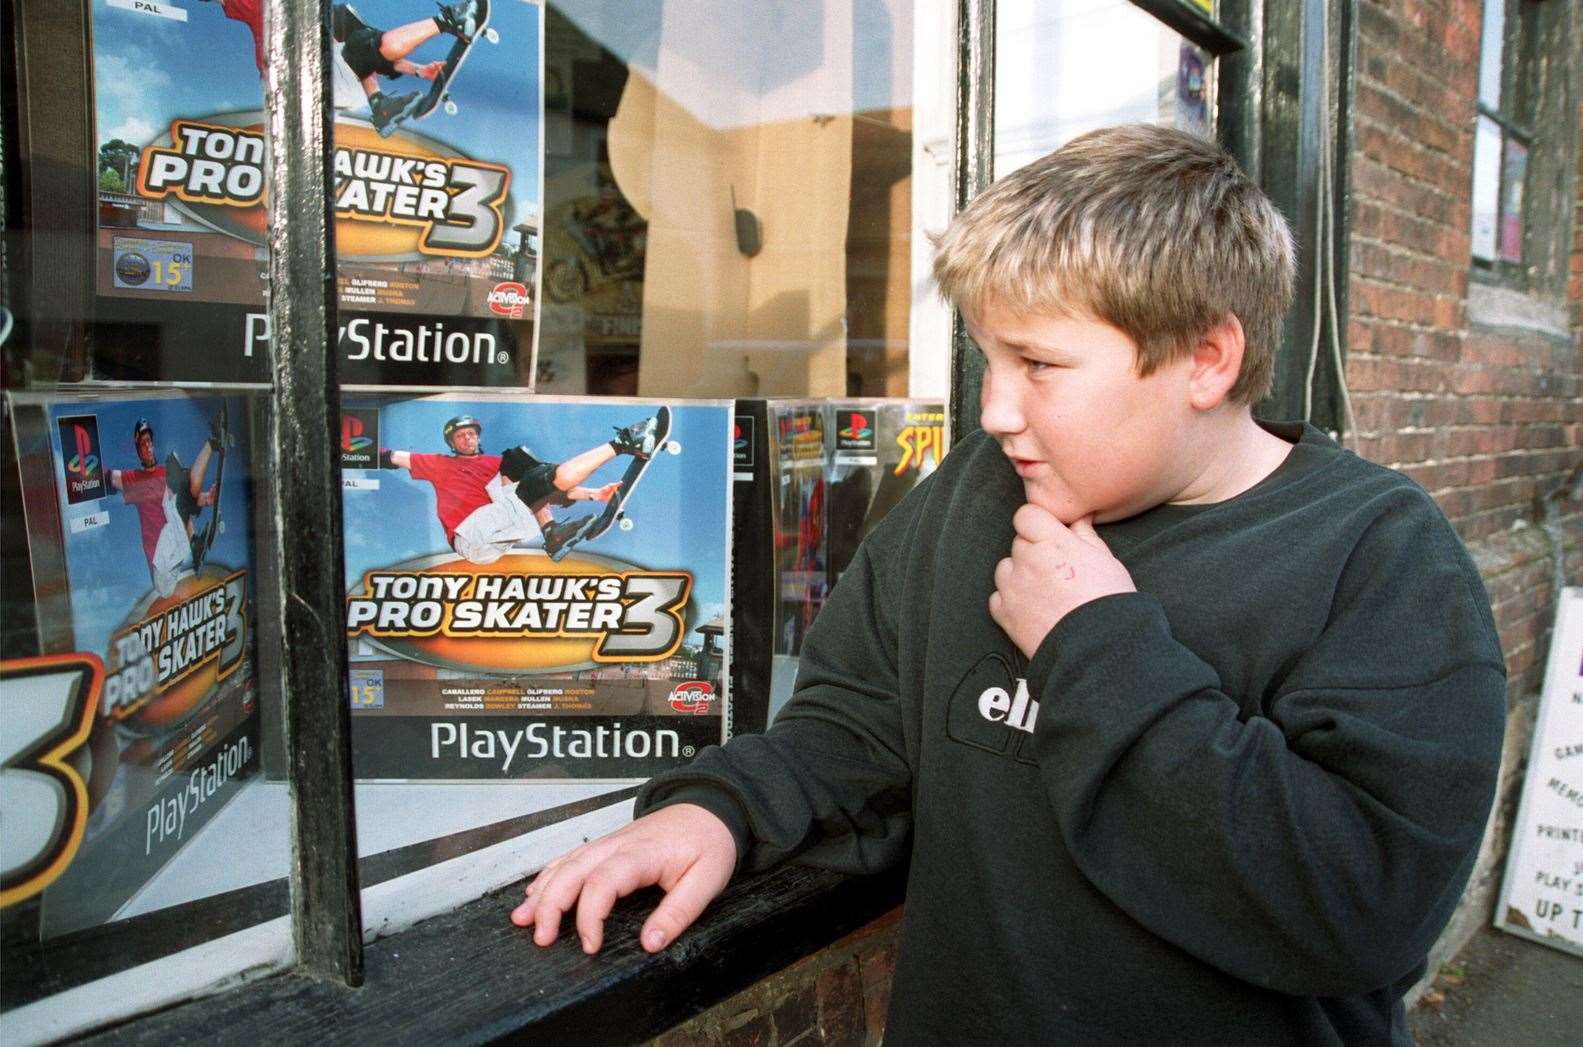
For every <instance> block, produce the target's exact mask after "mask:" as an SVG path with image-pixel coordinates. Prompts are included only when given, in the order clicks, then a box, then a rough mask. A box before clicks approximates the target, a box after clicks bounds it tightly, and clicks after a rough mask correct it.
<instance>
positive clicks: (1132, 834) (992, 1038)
mask: <svg viewBox="0 0 1583 1047" xmlns="http://www.w3.org/2000/svg"><path fill="white" fill-rule="evenodd" d="M1271 428H1272V429H1273V430H1275V431H1276V432H1278V433H1279V434H1280V435H1282V436H1283V437H1285V438H1286V439H1288V440H1289V441H1296V442H1297V443H1296V446H1295V447H1294V448H1293V450H1292V452H1291V454H1290V455H1289V456H1288V458H1287V460H1286V461H1285V463H1284V464H1283V465H1281V467H1280V468H1278V469H1277V470H1276V471H1275V472H1274V473H1272V474H1271V475H1270V476H1269V477H1267V478H1266V479H1265V480H1263V481H1262V482H1261V483H1259V484H1258V485H1257V486H1255V487H1253V488H1252V489H1251V490H1249V491H1246V492H1244V493H1243V494H1241V495H1239V496H1237V497H1236V498H1233V499H1231V500H1229V501H1226V502H1221V503H1219V504H1215V505H1199V506H1171V505H1165V506H1160V507H1157V508H1155V509H1152V510H1150V511H1148V512H1146V513H1143V514H1140V515H1139V516H1137V517H1134V518H1132V519H1129V520H1124V521H1120V522H1117V523H1114V524H1110V525H1107V526H1102V527H1100V528H1099V533H1100V535H1101V536H1102V537H1103V538H1104V539H1105V541H1106V543H1107V544H1108V545H1109V546H1110V549H1111V551H1112V552H1113V553H1114V554H1115V555H1116V556H1117V557H1118V558H1120V560H1121V561H1122V562H1123V563H1124V564H1125V565H1126V566H1127V568H1128V570H1129V571H1131V573H1132V577H1133V580H1134V582H1135V583H1136V585H1137V588H1138V592H1137V593H1129V594H1124V595H1115V596H1107V597H1104V598H1102V599H1098V600H1094V601H1092V602H1090V603H1087V604H1084V605H1083V606H1081V607H1079V608H1078V609H1077V610H1075V611H1073V612H1072V613H1071V614H1069V615H1067V616H1066V617H1065V618H1063V619H1062V620H1061V621H1060V622H1059V623H1058V624H1057V625H1056V626H1055V628H1054V629H1053V630H1052V631H1051V632H1050V634H1049V636H1048V637H1047V638H1046V639H1045V640H1044V642H1043V644H1042V645H1041V646H1040V648H1039V650H1038V651H1037V652H1036V653H1035V656H1034V658H1033V659H1032V661H1031V662H1025V660H1024V659H1023V658H1022V656H1021V655H1020V654H1019V652H1018V651H1017V650H1016V649H1015V647H1014V646H1013V644H1012V642H1011V641H1010V639H1008V638H1007V636H1006V635H1005V634H1004V633H1002V632H1001V631H1000V629H999V628H998V627H997V626H996V625H995V624H994V622H993V621H991V619H990V617H989V613H988V610H987V608H986V603H987V601H988V599H989V595H990V593H991V591H992V590H993V588H994V583H993V580H992V574H993V571H994V567H995V564H996V562H997V561H998V560H1000V558H1001V557H1003V556H1005V555H1007V552H1008V550H1009V549H1010V545H1011V538H1012V524H1011V517H1012V513H1013V512H1014V511H1015V510H1016V508H1017V507H1018V506H1019V505H1020V504H1021V503H1022V501H1023V492H1022V484H1021V481H1020V480H1019V479H1018V478H1017V476H1016V474H1015V473H1014V472H1013V471H1012V469H1011V467H1010V465H1009V463H1008V462H1007V461H1006V460H1005V458H1004V457H1003V456H1002V454H1001V453H1000V451H999V449H998V448H997V447H996V446H995V444H994V443H993V442H991V441H989V440H988V439H985V438H983V436H982V434H975V435H974V436H971V437H969V438H967V439H965V440H964V441H962V443H961V444H960V446H958V447H957V448H956V449H955V451H953V453H951V454H950V455H948V456H946V460H945V462H944V463H943V464H942V466H941V468H940V470H939V471H938V472H937V473H936V474H935V475H934V476H933V477H932V478H931V479H930V480H929V481H928V482H926V483H924V484H923V485H921V486H920V487H919V488H918V489H917V490H916V491H914V492H913V494H912V495H910V496H909V497H908V498H907V499H906V500H905V501H904V502H903V503H902V504H901V505H899V506H898V507H897V509H896V510H895V511H893V512H892V513H891V515H890V516H889V517H887V518H886V520H885V521H884V523H883V524H882V525H881V527H880V528H879V529H878V530H877V531H876V532H875V533H874V534H873V535H872V536H871V537H870V538H869V540H868V541H867V542H866V543H865V544H864V546H863V548H862V549H861V550H860V552H859V554H858V556H857V558H856V559H855V560H854V562H853V565H852V566H851V567H850V568H849V569H848V571H847V572H846V574H845V575H844V576H843V577H842V580H841V582H840V584H839V585H838V586H836V588H835V590H834V591H833V592H832V594H831V597H830V600H829V603H828V604H827V605H826V607H825V608H824V610H823V612H822V613H821V614H820V616H819V618H818V620H817V622H816V623H815V626H814V629H813V631H812V632H811V633H810V635H809V638H808V641H807V645H806V647H805V648H804V652H803V658H802V665H801V671H800V673H799V676H798V682H797V693H796V695H795V697H794V698H793V699H792V701H791V703H790V704H789V705H788V706H787V708H786V709H785V710H784V711H783V712H782V713H781V715H780V717H779V718H778V720H777V721H776V724H775V726H774V728H773V729H772V730H771V731H770V732H769V733H768V734H766V735H762V736H746V737H740V738H737V739H734V740H733V741H731V742H730V743H729V744H728V745H726V746H725V747H724V748H718V749H710V750H707V751H705V752H704V753H703V754H702V755H701V756H700V757H699V759H698V760H697V761H696V762H695V763H694V764H693V765H692V766H691V767H689V768H686V769H684V770H681V771H677V772H673V773H669V774H666V775H664V776H662V777H660V778H658V779H656V780H654V781H653V782H651V783H649V785H647V786H646V787H645V789H644V790H643V792H642V793H641V794H640V796H639V801H638V807H639V810H640V812H641V811H645V810H650V809H653V808H655V807H659V806H663V805H665V804H668V803H674V802H681V801H689V802H694V803H700V804H703V805H704V806H706V807H708V808H709V809H710V810H712V811H714V812H715V813H717V814H718V815H720V816H721V817H722V818H723V819H724V820H725V821H726V823H727V824H728V825H729V826H730V827H731V829H732V832H733V833H734V834H735V836H736V839H737V842H738V855H739V866H740V867H742V868H747V869H761V868H764V867H766V866H769V865H771V864H773V863H775V862H778V861H781V860H783V859H787V858H791V857H793V856H797V857H799V858H800V859H801V860H803V861H807V862H813V863H817V864H821V865H826V866H833V867H836V868H840V869H847V870H853V871H871V870H876V869H878V868H880V867H882V866H884V865H886V864H888V863H891V862H894V861H897V860H899V859H901V858H903V857H904V856H905V855H906V854H908V852H909V851H910V853H911V859H912V865H911V873H910V878H909V881H908V887H907V904H906V909H905V915H904V917H903V923H902V938H901V947H900V954H899V956H898V959H897V966H896V978H895V984H894V989H893V995H892V998H891V1010H890V1017H889V1026H888V1038H889V1039H890V1040H891V1042H893V1043H899V1044H914V1043H941V1044H963V1043H988V1042H1000V1043H1034V1042H1041V1043H1062V1044H1065V1043H1073V1044H1091V1043H1156V1042H1169V1043H1206V1044H1228V1043H1247V1044H1276V1043H1288V1042H1293V1043H1330V1042H1345V1043H1386V1042H1396V1043H1406V1042H1409V1038H1408V1033H1407V1030H1406V1027H1405V1023H1404V1015H1403V1008H1402V1005H1401V1002H1400V1001H1401V996H1402V994H1403V993H1404V992H1405V991H1406V990H1407V989H1408V988H1409V987H1410V986H1411V985H1412V984H1413V983H1414V981H1415V980H1416V979H1417V978H1418V977H1419V976H1420V974H1421V973H1422V971H1423V969H1424V961H1425V955H1426V953H1427V951H1428V949H1429V947H1430V945H1431V944H1432V943H1433V942H1434V940H1435V938H1436V936H1437V935H1438V934H1439V933H1440V931H1441V929H1442V928H1443V927H1444V925H1445V923H1446V920H1447V919H1448V918H1449V917H1450V915H1451V912H1452V909H1453V908H1454V906H1455V905H1456V903H1457V899H1458V897H1459V895H1460V893H1461V891H1462V888H1463V886H1464V884H1465V882H1466V880H1467V877H1468V874H1469V872H1470V870H1471V869H1472V866H1473V861H1474V857H1475V855H1476V853H1477V851H1478V846H1479V840H1480V837H1481V835H1482V833H1483V829H1484V823H1485V819H1486V816H1487V815H1488V813H1489V809H1490V803H1491V800H1492V798H1493V796H1494V790H1495V782H1496V775H1497V770H1498V768H1499V763H1500V753H1501V734H1502V728H1503V724H1504V720H1505V670H1504V665H1503V661H1502V658H1501V652H1500V648H1499V644H1498V641H1497V638H1496V632H1495V627H1494V622H1493V620H1492V619H1491V616H1490V611H1489V603H1488V599H1487V597H1486V595H1485V593H1484V590H1483V587H1482V585H1481V583H1480V581H1479V576H1478V573H1477V571H1476V570H1475V568H1474V567H1473V564H1472V562H1471V561H1470V560H1469V558H1468V556H1467V553H1466V552H1465V551H1464V549H1463V548H1462V545H1461V543H1460V542H1459V541H1458V539H1457V537H1456V534H1455V532H1454V531H1453V530H1452V529H1451V527H1450V525H1449V524H1448V523H1447V522H1446V520H1445V518H1444V516H1442V515H1441V513H1440V512H1439V510H1438V508H1437V507H1436V506H1435V505H1434V503H1433V501H1431V499H1430V498H1429V497H1428V495H1426V494H1425V493H1424V492H1423V490H1421V489H1420V488H1418V487H1417V486H1415V485H1414V484H1412V483H1411V482H1410V481H1408V480H1406V479H1405V478H1404V477H1402V476H1400V475H1399V474H1397V473H1394V472H1392V471H1390V470H1388V469H1385V468H1382V467H1380V466H1377V465H1373V464H1371V463H1369V462H1365V461H1363V460H1361V459H1359V458H1357V457H1356V456H1355V455H1353V454H1351V453H1350V452H1347V451H1344V450H1342V449H1341V448H1339V447H1338V446H1337V445H1336V444H1335V443H1333V442H1332V441H1330V440H1329V439H1327V438H1326V437H1325V436H1323V435H1322V434H1320V433H1319V432H1318V431H1316V430H1314V429H1312V428H1302V427H1296V426H1292V427H1279V426H1271Z"/></svg>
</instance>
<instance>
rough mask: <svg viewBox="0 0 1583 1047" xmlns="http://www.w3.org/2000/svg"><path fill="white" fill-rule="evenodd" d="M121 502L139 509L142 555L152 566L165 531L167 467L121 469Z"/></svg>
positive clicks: (138, 520) (138, 518)
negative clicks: (161, 534)
mask: <svg viewBox="0 0 1583 1047" xmlns="http://www.w3.org/2000/svg"><path fill="white" fill-rule="evenodd" d="M121 499H122V500H123V501H125V502H126V504H128V505H130V506H133V507H135V508H136V509H137V522H138V524H139V525H140V526H141V527H142V528H143V555H144V556H147V557H148V562H149V563H153V562H154V550H155V549H156V548H158V547H159V532H161V531H163V530H164V529H165V467H164V466H163V465H156V466H154V468H152V469H122V470H121Z"/></svg>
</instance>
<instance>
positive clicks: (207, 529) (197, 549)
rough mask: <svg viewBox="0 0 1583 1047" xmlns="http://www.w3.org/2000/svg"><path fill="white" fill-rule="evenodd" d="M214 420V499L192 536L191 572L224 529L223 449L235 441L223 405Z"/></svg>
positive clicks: (196, 571)
mask: <svg viewBox="0 0 1583 1047" xmlns="http://www.w3.org/2000/svg"><path fill="white" fill-rule="evenodd" d="M215 421H217V422H218V423H219V426H220V447H219V449H218V450H217V451H216V452H215V455H216V456H217V457H218V459H219V460H218V461H217V462H215V464H214V501H213V502H211V503H209V522H208V524H207V525H205V526H204V529H203V530H202V531H200V532H198V533H197V534H194V535H193V536H192V573H193V574H197V573H198V572H199V571H201V570H202V569H203V561H204V560H205V559H207V558H208V556H209V549H210V548H211V547H212V546H213V545H214V540H215V539H216V538H218V537H220V535H221V534H222V533H224V531H225V524H224V523H222V522H221V520H220V492H221V491H223V490H224V489H225V488H224V481H225V450H226V448H228V447H230V446H231V445H232V444H234V443H235V442H236V441H235V439H234V438H233V437H232V436H231V431H230V429H229V428H227V425H226V422H227V419H226V410H225V405H223V404H222V405H221V406H220V413H219V414H218V415H216V416H215Z"/></svg>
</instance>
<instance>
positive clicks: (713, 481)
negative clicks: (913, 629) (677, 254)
mask: <svg viewBox="0 0 1583 1047" xmlns="http://www.w3.org/2000/svg"><path fill="white" fill-rule="evenodd" d="M659 403H660V401H653V402H632V403H609V402H605V403H599V402H591V403H578V402H571V401H539V402H534V401H527V402H524V401H505V400H484V401H479V400H449V399H447V400H409V401H404V402H401V403H396V404H389V405H386V406H384V407H383V408H381V409H380V412H379V443H380V446H382V447H385V448H388V449H390V450H397V451H423V452H429V453H433V454H445V453H447V448H446V446H445V440H444V438H443V436H442V435H441V430H442V429H443V427H444V425H445V422H446V420H447V419H450V418H452V417H454V416H456V415H460V414H470V415H473V416H474V417H475V418H477V419H478V420H479V421H480V422H481V423H482V424H483V433H482V438H481V442H480V447H481V449H482V450H483V452H484V453H487V454H499V453H500V452H501V451H502V450H504V449H505V448H507V447H513V446H518V445H523V444H525V445H527V447H528V448H529V450H530V451H531V452H532V453H533V455H534V456H535V457H537V458H539V459H540V460H541V461H546V462H560V461H565V460H566V459H568V458H571V457H572V456H574V455H576V454H579V453H580V452H582V451H586V450H588V449H589V448H590V447H594V446H597V445H598V444H600V443H603V442H605V441H606V440H609V439H610V438H611V437H612V436H614V435H615V433H614V430H615V429H616V428H618V427H620V426H625V425H630V424H632V423H633V422H638V421H641V420H643V419H644V418H647V417H649V416H650V415H652V414H653V413H654V411H655V409H656V408H657V407H658V406H659ZM347 406H348V407H356V406H359V405H357V404H355V403H353V402H350V401H349V402H348V403H347ZM670 439H671V440H672V441H674V442H676V443H678V444H680V445H681V453H680V454H669V453H661V454H657V455H656V456H655V457H654V461H653V464H652V465H650V467H649V469H648V471H647V472H646V473H645V474H644V476H643V479H642V481H641V482H640V483H639V486H638V487H637V489H636V491H635V493H634V494H633V496H632V499H631V500H630V501H629V502H628V503H627V515H628V517H629V518H630V519H631V520H632V522H633V527H632V529H631V530H629V531H623V530H622V529H621V528H619V527H612V528H611V529H610V530H608V531H606V532H605V533H604V534H603V535H601V536H600V537H599V538H597V539H595V540H593V541H591V542H588V543H587V544H585V545H583V546H581V547H580V551H582V552H587V553H590V554H597V555H601V556H609V557H613V558H615V559H618V560H623V561H625V562H627V563H630V564H633V565H635V566H638V567H643V568H647V569H650V570H656V571H664V570H678V569H679V570H684V571H688V572H690V573H691V574H692V576H693V592H692V599H691V603H692V607H693V616H692V618H691V620H690V622H689V624H690V625H692V626H694V627H696V626H698V625H701V624H704V623H706V622H708V621H709V620H711V619H712V618H715V617H718V616H719V615H720V614H721V613H723V611H724V609H725V586H726V577H725V575H726V558H727V545H726V536H727V522H728V521H727V517H728V513H729V502H730V490H729V486H728V485H729V474H728V468H729V464H730V454H731V411H730V408H728V407H726V406H718V407H716V406H710V405H702V404H673V405H671V434H670ZM630 461H631V459H629V458H626V457H618V458H617V459H615V460H614V461H612V462H610V463H608V464H607V465H605V466H603V467H602V468H601V469H600V470H599V471H598V472H596V473H595V474H594V475H593V476H591V477H590V478H589V479H588V480H587V481H585V486H589V487H594V486H598V485H600V484H604V483H608V482H611V481H615V480H619V479H621V476H622V474H623V473H624V472H625V471H626V467H627V464H628V463H629V462H630ZM354 475H361V476H363V477H365V478H371V479H377V480H378V481H379V489H378V490H377V491H366V490H355V489H350V490H347V491H345V492H344V494H343V496H342V499H341V506H342V510H341V511H342V514H343V518H344V521H345V527H346V575H347V588H348V589H351V588H352V587H353V586H354V585H356V584H357V583H358V581H359V580H360V579H361V578H362V576H363V573H364V572H365V571H367V570H371V569H373V568H379V567H390V566H393V565H395V564H399V563H403V562H405V561H407V560H412V559H416V558H418V557H423V556H432V555H435V554H449V553H450V551H451V550H450V547H449V546H448V545H447V544H446V540H445V530H444V528H443V527H441V526H440V522H439V518H438V516H437V515H436V512H435V495H434V488H433V486H432V485H431V484H429V483H428V482H426V481H423V480H414V479H412V478H411V477H410V476H409V475H408V474H407V472H406V470H401V469H396V470H390V469H381V470H365V471H362V472H361V473H360V474H354ZM599 508H600V506H599V503H596V502H576V503H573V505H572V506H571V507H569V508H561V509H557V510H556V513H557V516H558V517H559V518H561V519H566V518H570V517H575V516H580V515H582V514H584V513H587V512H595V511H598V509H599ZM536 544H537V542H536V540H535V541H534V542H530V545H536ZM687 639H688V642H690V643H696V642H698V640H699V636H698V634H697V633H696V632H693V633H690V634H689V635H688V637H687Z"/></svg>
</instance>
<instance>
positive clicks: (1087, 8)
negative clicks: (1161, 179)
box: [995, 0, 1214, 177]
mask: <svg viewBox="0 0 1583 1047" xmlns="http://www.w3.org/2000/svg"><path fill="white" fill-rule="evenodd" d="M1213 111H1214V66H1213V60H1212V59H1211V57H1210V56H1209V54H1208V53H1207V52H1205V51H1204V50H1202V49H1201V48H1198V47H1195V46H1194V45H1192V44H1190V43H1188V42H1187V41H1186V40H1184V39H1183V38H1182V37H1181V36H1179V35H1178V34H1177V33H1175V32H1173V31H1171V30H1170V29H1167V28H1166V27H1165V26H1164V25H1162V24H1161V23H1160V22H1158V21H1157V20H1155V19H1154V18H1153V17H1152V16H1150V15H1148V14H1146V13H1144V12H1143V11H1141V10H1139V9H1138V8H1136V7H1134V6H1133V5H1132V4H1131V3H1128V2H1127V0H1055V2H1038V3H1035V2H1031V0H1002V2H1001V3H998V4H997V5H996V8H995V174H996V176H997V177H999V176H1001V175H1004V174H1006V173H1008V172H1010V171H1014V170H1016V169H1017V168H1019V167H1021V166H1023V165H1024V164H1026V163H1029V162H1030V161H1032V160H1036V159H1038V158H1039V157H1041V156H1044V155H1045V154H1046V153H1048V152H1050V151H1051V150H1053V149H1056V148H1058V147H1059V146H1061V145H1062V144H1063V143H1065V142H1067V141H1070V140H1071V139H1073V138H1075V137H1077V136H1078V135H1080V134H1082V133H1084V132H1085V131H1091V130H1093V129H1094V128H1096V127H1104V126H1107V125H1110V124H1121V123H1133V122H1143V123H1161V124H1168V125H1171V126H1174V127H1180V128H1182V129H1184V130H1190V131H1197V132H1200V133H1205V134H1207V133H1209V132H1210V131H1211V129H1212V116H1211V114H1212V113H1213Z"/></svg>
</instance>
